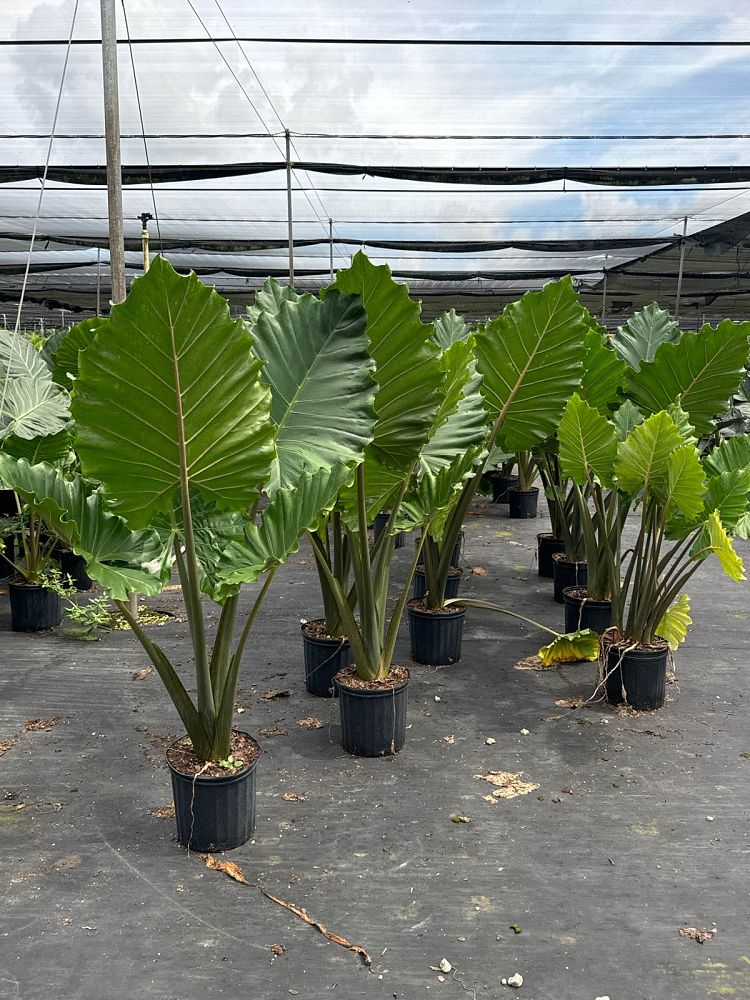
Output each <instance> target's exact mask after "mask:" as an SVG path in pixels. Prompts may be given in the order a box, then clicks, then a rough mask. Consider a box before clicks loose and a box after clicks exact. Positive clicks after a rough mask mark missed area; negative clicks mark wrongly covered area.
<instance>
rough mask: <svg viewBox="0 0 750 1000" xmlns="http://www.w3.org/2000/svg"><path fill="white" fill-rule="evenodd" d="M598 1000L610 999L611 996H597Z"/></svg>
mask: <svg viewBox="0 0 750 1000" xmlns="http://www.w3.org/2000/svg"><path fill="white" fill-rule="evenodd" d="M596 1000H609V997H606V996H605V997H597V998H596Z"/></svg>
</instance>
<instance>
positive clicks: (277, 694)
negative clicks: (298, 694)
mask: <svg viewBox="0 0 750 1000" xmlns="http://www.w3.org/2000/svg"><path fill="white" fill-rule="evenodd" d="M291 695H292V692H291V691H285V690H282V689H281V688H271V690H270V691H266V692H265V693H264V694H262V695H261V696H260V700H261V701H276V699H277V698H290V697H291Z"/></svg>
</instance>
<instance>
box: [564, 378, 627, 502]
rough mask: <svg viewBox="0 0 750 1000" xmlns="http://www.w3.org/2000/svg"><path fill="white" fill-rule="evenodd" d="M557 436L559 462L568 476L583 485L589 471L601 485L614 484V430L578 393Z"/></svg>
mask: <svg viewBox="0 0 750 1000" xmlns="http://www.w3.org/2000/svg"><path fill="white" fill-rule="evenodd" d="M557 436H558V439H559V441H560V465H561V467H562V471H563V473H564V474H565V475H566V476H569V477H570V478H571V479H572V480H573V481H574V482H576V483H578V484H579V485H581V486H582V485H584V484H585V483H587V482H588V479H589V470H590V471H591V472H592V473H593V475H594V476H595V477H596V478H597V479H598V480H599V482H600V483H601V484H602V485H604V486H609V485H611V483H612V473H613V470H614V463H615V456H616V454H617V437H616V436H615V429H614V427H613V425H612V424H611V423H610V422H609V421H608V420H607V419H606V417H604V416H603V415H602V414H601V413H600V412H599V411H598V410H595V409H594V408H593V407H592V406H589V404H588V403H586V402H584V401H583V400H582V399H581V397H580V396H579V395H578V393H577V392H574V393H573V395H572V396H571V397H570V399H569V400H568V402H567V404H566V406H565V410H564V412H563V415H562V418H561V420H560V426H559V428H558V431H557Z"/></svg>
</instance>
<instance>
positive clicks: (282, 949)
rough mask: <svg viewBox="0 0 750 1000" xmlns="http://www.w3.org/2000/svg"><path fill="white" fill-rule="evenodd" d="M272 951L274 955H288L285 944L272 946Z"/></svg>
mask: <svg viewBox="0 0 750 1000" xmlns="http://www.w3.org/2000/svg"><path fill="white" fill-rule="evenodd" d="M271 951H272V953H273V954H274V955H286V952H287V948H286V945H285V944H272V945H271Z"/></svg>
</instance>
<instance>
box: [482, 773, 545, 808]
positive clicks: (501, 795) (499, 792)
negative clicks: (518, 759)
mask: <svg viewBox="0 0 750 1000" xmlns="http://www.w3.org/2000/svg"><path fill="white" fill-rule="evenodd" d="M522 774H523V771H488V772H487V774H475V775H474V777H475V778H476V779H477V780H478V781H488V782H489V783H490V784H491V785H496V786H497V787H496V788H495V791H494V792H492V794H491V795H484V796H483V798H484V800H485V801H486V802H494V801H495V800H497V799H515V798H516V797H517V796H519V795H528V794H529V792H535V791H536V790H537V788H539V784H538V782H535V781H522V780H521V775H522Z"/></svg>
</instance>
